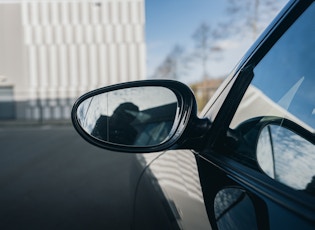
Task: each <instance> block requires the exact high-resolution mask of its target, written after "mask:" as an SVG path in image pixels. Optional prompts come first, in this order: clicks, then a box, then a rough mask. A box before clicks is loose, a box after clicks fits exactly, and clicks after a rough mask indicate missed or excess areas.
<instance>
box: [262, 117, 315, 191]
mask: <svg viewBox="0 0 315 230" xmlns="http://www.w3.org/2000/svg"><path fill="white" fill-rule="evenodd" d="M256 153H257V160H258V163H259V165H260V167H261V169H262V170H263V171H264V172H265V173H266V174H267V175H268V176H269V177H271V178H273V179H274V180H276V181H278V182H280V183H282V184H285V185H287V186H289V187H292V188H294V189H297V190H306V191H307V192H311V193H312V194H313V195H314V194H315V189H314V188H315V183H314V182H315V180H314V175H315V171H314V169H315V168H314V165H315V155H314V153H315V146H314V134H312V133H311V132H309V131H308V130H307V129H304V128H302V127H301V126H299V125H297V124H295V123H294V122H291V121H288V120H283V121H282V123H279V124H268V125H266V126H264V127H263V128H262V130H261V132H260V134H259V138H258V142H257V151H256Z"/></svg>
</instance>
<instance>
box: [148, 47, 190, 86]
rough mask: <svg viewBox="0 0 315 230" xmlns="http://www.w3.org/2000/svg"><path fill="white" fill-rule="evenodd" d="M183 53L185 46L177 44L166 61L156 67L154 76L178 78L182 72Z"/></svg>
mask: <svg viewBox="0 0 315 230" xmlns="http://www.w3.org/2000/svg"><path fill="white" fill-rule="evenodd" d="M183 53H184V48H183V47H182V46H180V45H175V46H174V47H173V49H172V50H171V52H170V53H169V54H168V55H167V56H166V58H165V59H164V61H163V62H162V63H161V64H160V65H159V66H158V67H157V68H156V70H155V72H154V74H153V76H152V77H153V78H164V79H165V78H167V79H174V80H178V78H179V76H180V73H181V72H182V61H183V59H184V57H183Z"/></svg>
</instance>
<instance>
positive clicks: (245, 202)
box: [214, 188, 258, 229]
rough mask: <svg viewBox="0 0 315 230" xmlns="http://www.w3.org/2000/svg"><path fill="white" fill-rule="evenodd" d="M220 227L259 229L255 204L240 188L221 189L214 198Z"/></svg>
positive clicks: (215, 211)
mask: <svg viewBox="0 0 315 230" xmlns="http://www.w3.org/2000/svg"><path fill="white" fill-rule="evenodd" d="M214 213H215V219H216V222H217V226H218V229H258V228H257V223H256V215H255V208H254V205H253V203H252V201H251V199H250V198H249V196H248V195H247V194H246V192H244V191H243V190H241V189H238V188H225V189H222V190H220V191H219V192H218V193H217V195H216V197H215V199H214Z"/></svg>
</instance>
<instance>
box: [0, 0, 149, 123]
mask: <svg viewBox="0 0 315 230" xmlns="http://www.w3.org/2000/svg"><path fill="white" fill-rule="evenodd" d="M144 24H145V17H144V0H98V1H91V0H72V1H71V0H66V1H56V0H37V1H34V0H32V1H28V0H22V1H18V2H10V1H7V2H6V3H4V2H2V3H1V1H0V119H31V120H34V119H35V120H39V119H43V120H51V119H52V120H54V119H68V118H69V117H70V111H71V107H72V104H73V101H74V100H75V99H76V98H77V97H78V96H79V95H81V94H82V93H84V92H86V91H89V90H91V89H95V88H100V87H103V86H107V85H110V84H114V83H118V82H125V81H131V80H139V79H144V78H145V74H146V73H145V38H144Z"/></svg>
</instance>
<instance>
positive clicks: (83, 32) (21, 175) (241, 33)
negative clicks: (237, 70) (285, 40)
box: [0, 0, 286, 229]
mask: <svg viewBox="0 0 315 230" xmlns="http://www.w3.org/2000/svg"><path fill="white" fill-rule="evenodd" d="M285 4H286V1H285V0H277V1H275V0H244V1H235V0H222V1H212V0H197V1H196V0H181V1H175V0H160V1H155V0H98V1H96V0H95V1H92V0H63V1H61V0H60V1H59V0H32V1H29V0H20V1H16V0H0V143H1V151H0V228H1V229H20V228H21V226H23V229H25V226H26V228H31V229H42V228H45V229H49V228H51V229H55V228H59V229H60V228H64V229H66V228H67V229H68V228H73V227H76V228H87V227H89V228H94V229H95V228H106V227H111V229H122V228H128V224H129V219H128V214H130V207H129V205H130V203H129V200H128V195H129V194H128V192H126V191H128V185H129V184H128V183H129V177H130V175H129V174H128V169H129V167H130V165H131V164H132V162H133V160H134V157H133V156H130V155H127V154H123V153H113V152H108V151H106V153H105V151H104V150H101V149H98V148H96V147H93V146H91V145H89V144H87V143H85V141H84V140H82V139H81V138H80V137H79V136H78V135H77V134H76V133H75V131H74V129H73V127H72V126H71V122H70V112H71V108H72V105H73V102H74V101H75V100H76V98H78V97H79V96H80V95H82V94H83V93H85V92H87V91H90V90H93V89H96V88H100V87H104V86H108V85H111V84H116V83H120V82H126V81H133V80H143V79H174V80H178V81H181V82H184V83H186V84H188V85H189V86H190V87H191V88H192V89H193V91H194V93H195V95H196V98H197V101H198V108H199V109H202V107H203V106H204V105H205V103H206V102H207V101H208V100H209V98H210V97H211V96H212V94H213V93H214V91H215V90H216V89H217V88H218V87H219V85H220V84H221V83H222V81H223V80H224V79H225V78H226V77H227V76H228V74H229V73H230V71H231V70H232V69H233V67H234V65H236V64H237V62H238V61H239V59H240V58H241V57H242V56H243V55H244V53H245V52H246V50H247V49H248V48H249V47H250V45H251V44H252V43H253V42H254V41H255V39H256V38H257V37H258V36H259V34H261V32H262V31H263V29H264V28H265V27H266V26H267V25H268V24H269V23H270V22H271V21H272V19H273V18H274V17H275V15H276V14H277V12H278V11H279V10H280V9H281V8H282V7H283V6H284V5H285ZM118 165H119V167H118ZM113 177H115V180H113ZM113 209H114V210H113Z"/></svg>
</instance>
